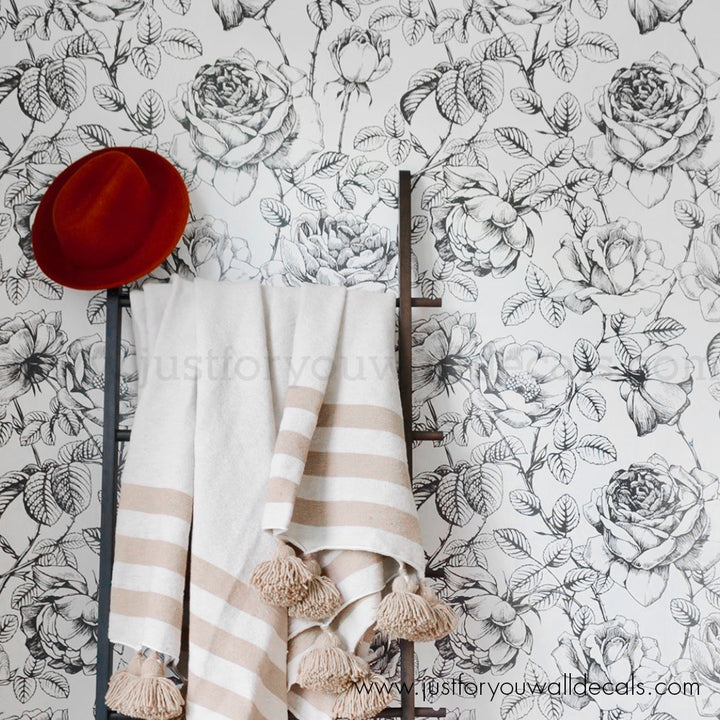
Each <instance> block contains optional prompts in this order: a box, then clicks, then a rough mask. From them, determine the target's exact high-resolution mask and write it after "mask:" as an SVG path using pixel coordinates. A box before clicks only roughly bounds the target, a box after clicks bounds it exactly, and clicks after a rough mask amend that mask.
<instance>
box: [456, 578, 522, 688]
mask: <svg viewBox="0 0 720 720" xmlns="http://www.w3.org/2000/svg"><path fill="white" fill-rule="evenodd" d="M446 575H447V579H448V585H449V587H451V588H453V589H454V590H455V592H454V593H453V594H451V595H450V596H449V598H448V600H449V601H450V602H451V603H453V604H454V605H456V606H457V607H459V608H461V612H460V613H459V614H460V617H461V618H462V619H461V621H460V625H459V627H458V629H457V630H456V631H455V632H453V633H451V634H450V635H449V636H448V641H449V644H450V647H451V648H452V650H453V652H454V654H455V656H456V658H457V664H458V666H459V667H461V668H467V669H468V670H472V671H473V672H476V673H478V674H480V673H484V672H487V671H488V670H491V671H492V673H493V674H495V675H501V674H502V673H504V672H507V671H508V670H510V669H512V668H513V667H514V666H515V663H516V662H517V659H518V654H519V653H520V651H522V652H524V653H526V654H529V653H530V651H531V650H532V643H533V638H532V633H531V632H530V628H529V627H528V626H527V624H526V623H525V620H524V619H523V617H522V615H521V614H520V612H519V609H518V608H517V607H516V606H515V605H514V604H513V602H512V601H511V600H510V599H508V598H505V597H503V596H501V595H500V593H499V590H498V586H497V583H496V581H495V579H494V578H493V576H492V575H491V574H490V573H489V572H487V570H484V569H483V568H476V567H453V568H448V569H447V570H446Z"/></svg>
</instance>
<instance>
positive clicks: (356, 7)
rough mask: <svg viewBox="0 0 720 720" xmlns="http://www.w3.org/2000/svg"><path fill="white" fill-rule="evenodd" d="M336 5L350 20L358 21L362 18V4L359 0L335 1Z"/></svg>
mask: <svg viewBox="0 0 720 720" xmlns="http://www.w3.org/2000/svg"><path fill="white" fill-rule="evenodd" d="M335 3H336V4H337V5H338V6H339V7H340V9H341V10H342V11H343V13H345V16H346V17H348V18H350V20H357V19H358V18H359V17H360V4H359V3H358V0H335Z"/></svg>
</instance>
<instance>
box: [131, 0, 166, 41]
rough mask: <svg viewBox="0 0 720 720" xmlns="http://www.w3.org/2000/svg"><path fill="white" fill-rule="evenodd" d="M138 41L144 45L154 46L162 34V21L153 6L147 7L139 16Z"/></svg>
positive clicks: (137, 25) (137, 24)
mask: <svg viewBox="0 0 720 720" xmlns="http://www.w3.org/2000/svg"><path fill="white" fill-rule="evenodd" d="M136 27H137V31H136V32H137V39H138V40H139V41H140V42H141V43H143V45H152V43H154V42H157V41H158V40H159V39H160V35H161V34H162V20H161V19H160V16H159V15H158V14H157V12H156V11H155V10H154V8H153V7H152V6H148V5H145V6H144V7H143V8H142V10H140V12H139V13H138V16H137V23H136Z"/></svg>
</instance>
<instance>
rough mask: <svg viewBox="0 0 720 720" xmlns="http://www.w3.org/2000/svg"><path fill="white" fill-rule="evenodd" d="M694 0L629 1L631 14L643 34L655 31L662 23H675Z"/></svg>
mask: <svg viewBox="0 0 720 720" xmlns="http://www.w3.org/2000/svg"><path fill="white" fill-rule="evenodd" d="M691 2H692V0H628V3H629V5H630V12H631V13H632V14H633V17H634V18H635V20H636V21H637V24H638V27H639V28H640V32H641V33H647V32H650V31H651V30H654V29H655V28H656V27H657V26H658V25H659V24H660V23H661V22H673V21H674V20H677V19H678V18H679V17H680V14H681V13H682V11H683V10H685V8H686V7H688V6H689V5H690V3H691Z"/></svg>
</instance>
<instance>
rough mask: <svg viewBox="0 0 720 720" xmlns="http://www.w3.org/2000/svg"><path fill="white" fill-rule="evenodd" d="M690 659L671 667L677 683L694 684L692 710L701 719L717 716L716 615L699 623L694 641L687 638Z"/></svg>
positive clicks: (719, 650)
mask: <svg viewBox="0 0 720 720" xmlns="http://www.w3.org/2000/svg"><path fill="white" fill-rule="evenodd" d="M689 649H690V657H689V658H681V659H680V660H678V661H676V662H675V663H673V665H672V667H671V670H672V672H673V675H674V676H675V677H677V681H678V682H679V683H683V684H685V683H696V685H695V687H696V688H698V690H697V692H696V693H694V696H695V706H696V707H697V711H698V713H699V714H700V715H702V716H703V717H718V716H719V715H720V614H718V613H712V614H711V615H708V616H707V617H706V618H704V619H703V620H702V622H701V623H700V632H699V633H698V637H691V638H690V644H689Z"/></svg>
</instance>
